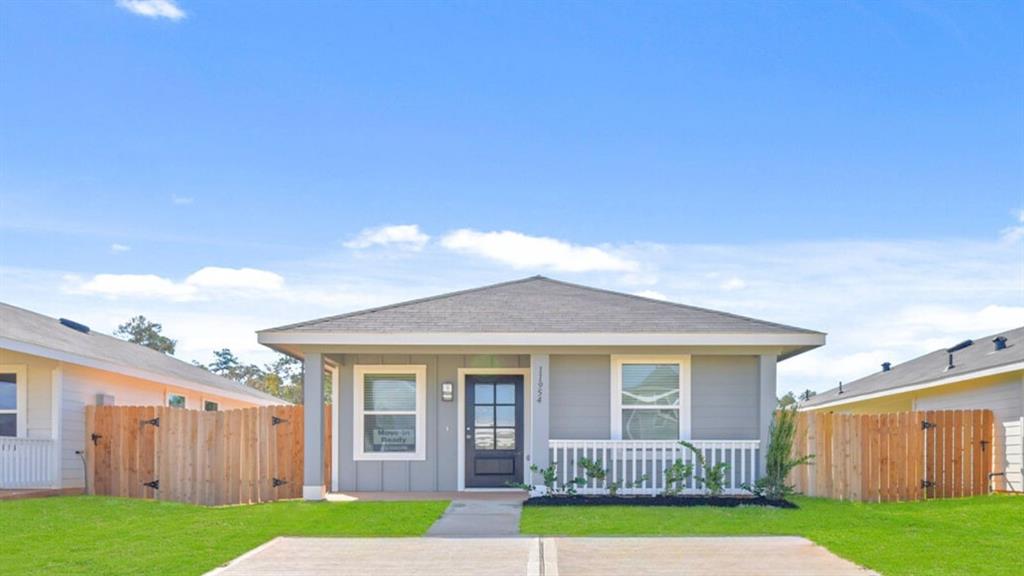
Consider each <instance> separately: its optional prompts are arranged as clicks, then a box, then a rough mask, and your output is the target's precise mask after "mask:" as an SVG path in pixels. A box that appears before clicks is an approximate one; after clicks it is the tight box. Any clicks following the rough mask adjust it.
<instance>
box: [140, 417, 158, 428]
mask: <svg viewBox="0 0 1024 576" xmlns="http://www.w3.org/2000/svg"><path fill="white" fill-rule="evenodd" d="M142 424H143V425H145V424H152V425H153V426H156V427H157V428H159V427H160V418H159V417H157V418H153V419H152V420H143V421H142Z"/></svg>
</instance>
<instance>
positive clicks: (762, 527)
mask: <svg viewBox="0 0 1024 576" xmlns="http://www.w3.org/2000/svg"><path fill="white" fill-rule="evenodd" d="M794 501H795V502H796V503H797V504H798V505H799V506H800V508H799V509H796V510H785V509H778V508H762V507H742V508H638V507H623V506H610V507H587V508H581V507H526V508H525V509H524V511H523V518H522V522H521V524H520V527H521V530H522V532H523V534H538V535H561V536H698V535H701V536H706V535H730V536H732V535H796V536H804V537H806V538H808V539H810V540H813V541H814V542H816V543H818V544H820V545H822V546H824V547H826V548H828V549H829V550H831V551H832V552H834V553H836V554H838V555H839V556H842V557H844V558H847V559H849V560H852V561H854V562H856V563H858V564H860V565H862V566H866V567H868V568H871V569H873V570H876V571H878V572H880V573H882V574H884V575H886V576H900V575H918V574H928V575H950V576H953V575H956V576H960V575H963V574H972V575H983V574H999V575H1001V576H1005V575H1006V574H1020V573H1021V566H1022V564H1021V562H1022V561H1024V498H1022V497H1016V496H979V497H975V498H963V499H955V500H932V501H927V502H906V503H886V504H863V503H856V502H838V501H834V500H824V499H818V498H795V499H794Z"/></svg>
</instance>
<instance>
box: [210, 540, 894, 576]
mask: <svg viewBox="0 0 1024 576" xmlns="http://www.w3.org/2000/svg"><path fill="white" fill-rule="evenodd" d="M210 574H211V575H213V574H216V575H217V576H235V575H243V574H248V575H254V576H262V575H266V576H270V575H274V576H322V575H324V574H333V575H338V576H621V575H623V574H637V575H643V576H669V575H672V576H690V575H698V574H700V575H705V574H716V575H725V576H730V575H737V576H739V575H744V576H747V575H760V576H869V575H872V574H875V573H874V572H870V571H868V570H866V569H864V568H861V567H859V566H857V565H856V564H853V563H852V562H849V561H847V560H843V559H842V558H839V557H838V556H836V555H834V554H832V553H831V552H829V551H828V550H826V549H824V548H822V547H820V546H817V545H815V544H814V543H812V542H810V541H809V540H806V539H804V538H797V537H788V536H781V537H777V536H771V537H723V538H475V539H474V538H276V539H274V540H271V541H270V542H268V543H267V544H264V545H263V546H260V547H259V548H256V549H254V550H252V551H250V552H249V553H247V554H245V555H243V556H241V557H239V558H238V559H236V560H234V561H232V562H231V563H230V564H228V565H227V566H225V567H223V568H218V569H217V570H214V571H213V572H210ZM876 576H877V575H876Z"/></svg>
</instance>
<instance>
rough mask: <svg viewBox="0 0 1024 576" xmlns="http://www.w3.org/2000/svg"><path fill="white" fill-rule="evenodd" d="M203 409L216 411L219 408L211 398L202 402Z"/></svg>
mask: <svg viewBox="0 0 1024 576" xmlns="http://www.w3.org/2000/svg"><path fill="white" fill-rule="evenodd" d="M203 410H206V411H207V412H216V411H217V410H220V405H219V404H217V403H216V402H214V401H213V400H207V401H205V402H203Z"/></svg>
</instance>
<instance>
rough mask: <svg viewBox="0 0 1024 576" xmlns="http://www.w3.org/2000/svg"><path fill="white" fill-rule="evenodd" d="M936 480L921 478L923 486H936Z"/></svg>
mask: <svg viewBox="0 0 1024 576" xmlns="http://www.w3.org/2000/svg"><path fill="white" fill-rule="evenodd" d="M934 487H935V482H932V481H931V480H921V488H934Z"/></svg>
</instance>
